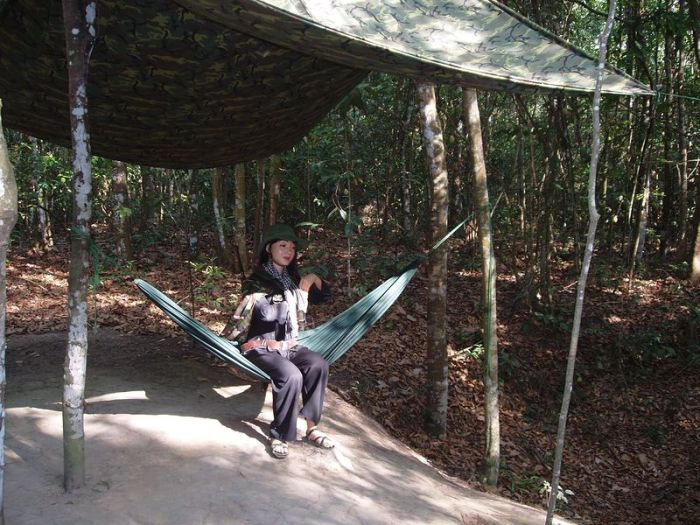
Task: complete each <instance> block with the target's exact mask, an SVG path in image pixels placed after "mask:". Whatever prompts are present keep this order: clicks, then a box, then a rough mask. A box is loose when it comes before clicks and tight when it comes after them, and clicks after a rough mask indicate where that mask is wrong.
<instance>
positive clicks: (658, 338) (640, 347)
mask: <svg viewBox="0 0 700 525" xmlns="http://www.w3.org/2000/svg"><path fill="white" fill-rule="evenodd" d="M615 347H616V348H617V350H618V352H619V353H620V355H621V356H622V358H623V359H625V360H627V361H630V362H632V363H636V364H638V365H640V366H643V367H647V366H651V365H653V364H654V363H656V362H658V361H662V360H665V359H670V358H674V357H676V355H677V352H676V350H675V349H674V348H673V347H671V346H669V345H668V344H666V343H665V342H664V336H663V334H661V333H659V332H656V331H654V330H641V331H635V332H633V333H631V334H618V335H617V336H616V339H615Z"/></svg>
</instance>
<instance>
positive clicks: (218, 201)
mask: <svg viewBox="0 0 700 525" xmlns="http://www.w3.org/2000/svg"><path fill="white" fill-rule="evenodd" d="M223 195H224V177H223V170H222V169H221V168H214V169H213V170H212V172H211V196H212V205H213V207H214V221H215V222H216V233H217V238H218V241H219V242H218V244H217V245H216V248H217V250H216V251H217V253H218V259H219V263H220V264H221V265H222V266H223V267H224V268H228V269H232V268H235V265H234V263H233V253H232V252H231V249H230V247H229V245H228V241H227V240H226V229H225V227H224V226H225V225H224V222H225V221H224V217H223V200H224V198H223Z"/></svg>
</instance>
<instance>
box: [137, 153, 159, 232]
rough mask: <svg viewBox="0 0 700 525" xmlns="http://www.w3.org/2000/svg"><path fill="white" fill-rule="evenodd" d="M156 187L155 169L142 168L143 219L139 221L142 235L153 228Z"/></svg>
mask: <svg viewBox="0 0 700 525" xmlns="http://www.w3.org/2000/svg"><path fill="white" fill-rule="evenodd" d="M154 186H155V181H154V172H153V168H149V167H146V166H141V217H140V221H139V232H141V233H144V232H145V231H146V230H148V229H149V228H150V226H151V219H152V218H153V187H154Z"/></svg>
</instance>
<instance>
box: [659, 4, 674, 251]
mask: <svg viewBox="0 0 700 525" xmlns="http://www.w3.org/2000/svg"><path fill="white" fill-rule="evenodd" d="M671 9H672V6H671V1H670V0H667V2H666V10H667V11H671ZM665 32H666V34H665V36H664V77H665V78H664V84H665V88H666V92H667V93H673V89H674V87H675V86H674V85H673V73H672V69H673V68H672V62H673V55H674V54H675V53H674V50H673V47H674V46H673V40H674V39H673V32H672V31H671V28H670V27H668V25H667V27H666V31H665ZM662 107H663V117H662V121H663V123H664V134H663V152H664V153H663V158H664V159H666V162H664V163H663V166H662V169H661V175H662V176H663V185H662V186H663V200H662V208H661V235H660V246H659V251H660V252H661V257H663V258H665V257H667V256H668V252H669V250H670V248H671V246H672V245H673V244H674V241H675V238H674V237H675V235H674V228H673V222H674V221H673V219H674V216H675V209H676V206H675V205H674V204H675V201H676V173H675V170H674V169H673V166H672V165H671V162H670V161H671V148H672V147H671V139H672V137H673V135H674V130H673V100H672V99H671V97H670V96H669V97H666V100H665V101H664V103H663V105H662Z"/></svg>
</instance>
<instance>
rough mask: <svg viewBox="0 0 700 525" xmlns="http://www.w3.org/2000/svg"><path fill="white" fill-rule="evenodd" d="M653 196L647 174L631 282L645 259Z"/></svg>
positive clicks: (632, 262) (631, 266) (632, 260)
mask: <svg viewBox="0 0 700 525" xmlns="http://www.w3.org/2000/svg"><path fill="white" fill-rule="evenodd" d="M650 196H651V174H650V172H649V171H647V172H646V178H645V179H644V191H643V193H642V202H641V204H640V206H639V218H638V220H637V233H636V235H635V237H634V242H633V244H632V252H631V257H630V259H631V263H630V281H631V280H632V277H633V276H634V269H635V266H639V265H641V264H642V260H643V259H644V250H645V245H646V238H647V221H648V218H649V197H650Z"/></svg>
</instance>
